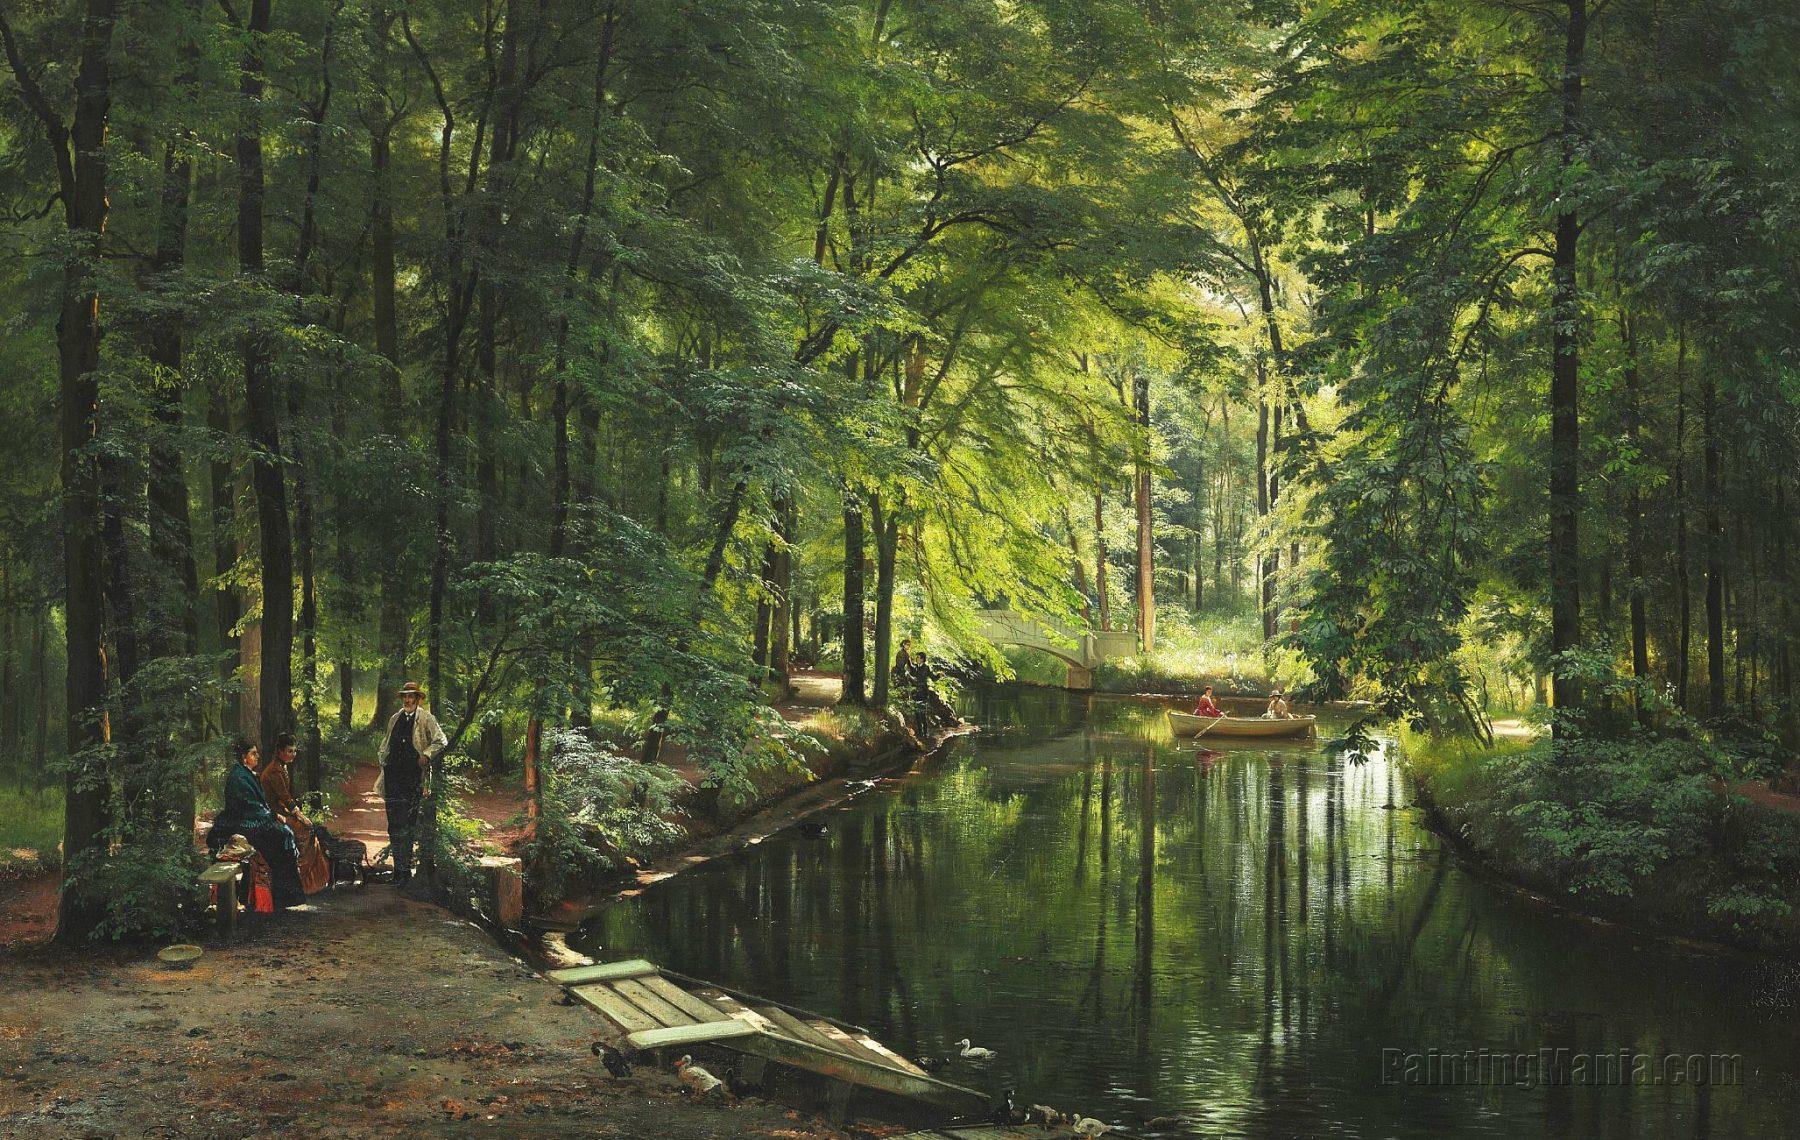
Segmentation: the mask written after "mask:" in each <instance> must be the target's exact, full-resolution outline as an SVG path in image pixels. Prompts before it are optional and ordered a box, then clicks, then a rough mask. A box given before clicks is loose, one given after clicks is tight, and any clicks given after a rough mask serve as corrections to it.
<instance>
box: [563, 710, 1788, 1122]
mask: <svg viewBox="0 0 1800 1140" xmlns="http://www.w3.org/2000/svg"><path fill="white" fill-rule="evenodd" d="M980 702H981V704H980V711H981V712H982V714H983V715H985V716H991V717H993V718H994V719H995V721H996V722H997V723H1003V724H1005V725H1006V726H1007V729H1006V731H1005V732H1003V733H998V734H993V735H992V736H989V735H988V734H983V736H978V737H976V738H973V739H972V740H969V741H965V742H963V743H961V744H959V745H958V746H957V748H956V750H955V751H954V752H953V753H952V754H951V755H950V756H948V757H947V758H946V759H944V760H943V761H942V762H941V763H940V764H939V765H938V766H937V767H936V768H934V769H932V770H931V771H929V772H928V773H927V774H925V775H923V776H921V777H918V778H915V779H914V780H912V781H910V782H907V783H904V784H895V785H889V786H884V787H882V788H880V789H878V790H876V791H872V792H870V793H868V794H866V795H864V796H862V797H860V798H859V799H857V800H855V801H853V802H852V803H850V804H848V805H846V806H845V807H843V808H842V809H839V810H837V811H835V812H833V813H832V814H831V815H830V816H829V817H827V818H828V822H829V825H830V826H829V829H828V831H827V832H826V834H825V835H824V836H823V837H818V838H808V837H803V836H801V835H799V834H788V835H783V836H777V837H775V838H772V839H770V840H768V841H766V842H764V843H762V844H760V845H758V846H756V847H754V848H751V849H749V850H747V851H745V852H743V853H742V854H741V855H739V856H737V857H735V858H732V859H727V860H720V861H717V862H715V863H713V864H708V865H706V866H703V867H701V868H699V869H696V870H695V871H692V872H689V873H687V874H684V875H680V876H677V877H675V878H674V879H671V880H669V881H667V882H665V883H662V884H659V885H657V886H656V887H654V888H652V889H650V890H648V891H645V892H643V893H642V894H641V895H639V896H637V897H634V898H631V899H628V900H623V901H621V902H620V903H619V904H617V905H615V906H613V907H610V908H608V909H607V910H605V911H604V912H602V913H600V914H599V915H597V916H596V917H595V918H594V920H593V921H592V922H591V923H590V924H589V925H588V927H586V928H585V929H584V931H583V932H582V934H581V935H579V936H578V937H577V938H576V939H575V942H576V944H577V945H578V946H589V947H595V948H597V951H598V952H599V953H601V954H602V955H603V956H605V957H614V958H616V957H622V956H626V955H632V956H636V955H642V956H644V957H649V958H652V959H654V960H656V961H659V962H663V963H665V964H667V965H669V966H671V967H672V968H675V969H679V970H683V971H687V972H691V973H696V974H701V975H704V976H709V977H715V978H717V979H719V980H721V981H724V982H727V983H728V984H732V985H736V986H738V987H741V988H744V989H749V990H755V991H760V992H763V993H767V994H769V995H770V996H774V997H780V998H784V999H787V1000H789V1001H791V1002H794V1003H795V1004H798V1005H803V1006H807V1007H810V1008H816V1009H822V1010H829V1011H831V1012H834V1013H836V1014H838V1015H839V1016H842V1017H844V1018H846V1019H848V1020H853V1021H857V1022H860V1023H861V1024H864V1025H867V1026H869V1027H870V1028H871V1029H873V1030H875V1031H876V1032H877V1033H878V1034H879V1035H880V1036H882V1037H883V1038H884V1039H885V1040H887V1041H889V1042H890V1043H892V1044H894V1045H896V1046H897V1047H899V1048H900V1049H902V1050H903V1051H906V1052H909V1053H911V1054H913V1055H919V1054H921V1053H933V1054H942V1053H945V1052H947V1051H949V1050H948V1048H947V1047H948V1045H949V1043H950V1042H953V1041H955V1040H957V1039H958V1038H961V1037H971V1038H974V1039H975V1040H977V1041H979V1042H982V1043H985V1044H988V1045H990V1046H992V1047H994V1048H997V1049H999V1051H1000V1058H999V1060H998V1061H996V1062H995V1063H994V1065H993V1066H991V1067H990V1068H988V1069H986V1070H981V1071H975V1070H969V1071H958V1070H955V1069H953V1070H952V1071H951V1072H950V1073H949V1074H948V1075H949V1076H951V1077H952V1078H953V1079H959V1080H963V1081H966V1082H969V1083H974V1084H976V1085H979V1086H983V1087H991V1088H993V1089H999V1088H1001V1087H1006V1086H1012V1087H1015V1088H1017V1089H1019V1090H1020V1092H1021V1095H1022V1096H1023V1097H1027V1098H1029V1099H1031V1100H1038V1101H1044V1102H1048V1103H1061V1104H1068V1105H1078V1106H1080V1107H1081V1108H1082V1109H1083V1110H1084V1111H1086V1112H1089V1113H1091V1114H1093V1115H1097V1116H1100V1117H1102V1118H1109V1119H1113V1120H1117V1121H1121V1122H1128V1123H1129V1122H1136V1123H1138V1124H1139V1125H1141V1124H1142V1123H1143V1122H1144V1121H1147V1120H1149V1119H1151V1118H1154V1117H1169V1116H1180V1117H1184V1118H1186V1120H1187V1121H1188V1122H1189V1124H1188V1125H1187V1126H1186V1127H1185V1129H1182V1128H1177V1129H1173V1130H1169V1131H1166V1132H1165V1134H1167V1135H1210V1134H1216V1133H1219V1132H1228V1133H1232V1134H1239V1133H1241V1134H1246V1135H1252V1136H1293V1135H1327V1134H1338V1135H1377V1136H1409V1137H1410V1136H1420V1137H1423V1136H1443V1135H1487V1136H1497V1137H1499V1136H1505V1137H1511V1136H1521V1135H1553V1136H1570V1137H1574V1136H1587V1135H1599V1134H1609V1135H1614V1134H1616V1135H1644V1136H1691V1135H1703V1134H1706V1133H1707V1132H1708V1130H1710V1131H1711V1133H1712V1134H1713V1135H1755V1134H1759V1133H1760V1134H1766V1135H1780V1134H1783V1131H1784V1130H1785V1129H1786V1127H1787V1124H1786V1120H1785V1115H1784V1113H1783V1112H1782V1105H1783V1104H1784V1103H1785V1102H1786V1099H1787V1097H1788V1092H1787V1090H1788V1089H1789V1088H1790V1087H1792V1085H1793V1082H1794V1081H1795V1079H1796V1077H1800V1029H1797V1028H1796V1025H1795V1019H1793V1018H1792V1016H1791V1013H1789V1014H1783V1013H1782V1012H1781V1004H1780V1001H1771V1000H1770V991H1771V988H1772V987H1774V986H1776V985H1778V984H1785V985H1787V986H1788V987H1789V988H1788V989H1787V990H1785V993H1786V994H1787V995H1788V996H1787V998H1786V1000H1787V1001H1788V1002H1789V1003H1790V1004H1789V1005H1788V1007H1787V1008H1788V1009H1790V1010H1791V1009H1792V1008H1793V1006H1792V1002H1793V1000H1794V991H1793V989H1792V988H1791V987H1792V983H1776V982H1772V981H1771V979H1770V978H1769V977H1768V976H1767V971H1761V972H1759V970H1758V969H1756V968H1754V967H1753V966H1750V965H1747V964H1746V963H1744V962H1743V961H1741V960H1738V959H1733V958H1726V957H1723V956H1712V955H1695V954H1691V953H1686V952H1681V951H1677V950H1674V949H1672V948H1670V947H1668V946H1666V945H1662V944H1659V943H1655V942H1646V941H1643V940H1639V939H1634V938H1632V937H1630V936H1628V935H1626V934H1623V933H1621V932H1618V931H1613V930H1609V929H1607V928H1602V927H1597V926H1594V925H1592V924H1588V923H1584V922H1580V921H1578V920H1575V919H1571V918H1568V917H1566V916H1562V915H1560V914H1557V913H1553V912H1550V911H1547V910H1545V909H1544V908H1541V907H1536V906H1533V905H1530V904H1529V903H1527V902H1525V901H1522V900H1521V899H1520V898H1519V897H1517V896H1515V895H1512V894H1510V893H1506V892H1498V891H1496V890H1494V889H1492V888H1490V887H1488V886H1486V885H1484V884H1482V883H1481V882H1479V881H1477V880H1475V879H1473V878H1471V877H1470V876H1468V875H1467V874H1465V873H1464V872H1463V871H1462V870H1461V869H1460V867H1459V866H1458V865H1457V864H1456V862H1455V861H1454V860H1453V859H1452V858H1450V857H1449V856H1448V855H1447V853H1445V852H1444V850H1443V849H1442V848H1441V846H1440V845H1439V844H1438V842H1437V841H1436V839H1435V838H1434V837H1433V836H1431V835H1430V834H1429V833H1428V832H1426V831H1425V830H1424V829H1423V827H1422V826H1421V823H1420V819H1419V815H1418V813H1417V812H1416V811H1413V810H1411V809H1410V808H1409V807H1408V805H1407V803H1406V798H1407V789H1406V784H1405V781H1404V779H1403V777H1402V776H1401V775H1400V773H1399V772H1398V771H1397V769H1396V767H1395V765H1394V763H1393V762H1392V761H1391V759H1390V758H1389V757H1387V756H1383V755H1378V756H1375V757H1372V758H1369V759H1368V760H1367V761H1366V762H1364V763H1360V764H1359V763H1354V762H1350V761H1345V760H1340V759H1337V758H1333V757H1329V756H1326V755H1325V754H1323V753H1322V752H1320V751H1319V750H1318V749H1317V748H1316V747H1315V746H1313V745H1312V744H1310V743H1301V744H1286V745H1283V744H1274V743H1266V742H1265V743H1258V744H1256V745H1254V746H1246V745H1235V744H1231V743H1225V742H1218V743H1215V744H1214V746H1213V750H1211V751H1208V752H1197V751H1196V750H1195V749H1194V748H1193V746H1192V744H1191V743H1190V744H1188V745H1186V746H1185V747H1184V746H1180V745H1178V744H1177V743H1176V742H1175V741H1174V740H1173V739H1171V738H1170V737H1169V736H1168V734H1167V730H1166V727H1165V725H1164V723H1163V718H1162V717H1161V714H1160V711H1159V710H1157V709H1155V708H1153V707H1150V706H1145V705H1140V704H1135V703H1128V702H1114V701H1107V700H1095V701H1093V702H1092V706H1091V709H1090V708H1088V707H1087V706H1086V705H1085V704H1084V703H1083V702H1080V701H1076V700H1068V701H1065V700H1063V699H1062V697H1061V695H1060V694H1054V693H1047V694H1041V695H1039V694H1025V695H1020V694H992V693H990V694H985V695H983V696H982V697H981V698H980ZM1389 804H1392V805H1396V807H1395V808H1388V807H1386V806H1385V805H1389ZM1126 927H1129V929H1130V934H1131V943H1130V954H1129V956H1128V957H1127V956H1126V955H1123V954H1121V953H1119V952H1118V950H1119V947H1117V946H1115V945H1114V943H1116V942H1118V939H1117V938H1116V937H1114V936H1113V931H1114V930H1115V929H1120V930H1122V929H1124V928H1126ZM1540 1046H1544V1047H1551V1048H1556V1047H1562V1048H1568V1049H1572V1050H1586V1051H1590V1052H1596V1053H1598V1052H1606V1051H1615V1050H1617V1049H1620V1048H1628V1049H1637V1050H1642V1051H1645V1052H1654V1051H1672V1052H1681V1053H1689V1052H1707V1053H1711V1052H1719V1053H1740V1054H1742V1055H1743V1056H1744V1058H1745V1065H1744V1072H1745V1074H1746V1078H1745V1079H1746V1081H1747V1082H1748V1084H1747V1086H1746V1087H1741V1088H1728V1087H1722V1088H1717V1089H1700V1088H1696V1087H1693V1086H1680V1087H1636V1088H1605V1089H1594V1088H1562V1089H1555V1090H1547V1089H1542V1088H1510V1087H1504V1088H1501V1087H1486V1088H1477V1087H1460V1088H1456V1087H1392V1086H1384V1085H1383V1084H1382V1083H1381V1081H1380V1076H1381V1069H1380V1066H1381V1050H1382V1049H1383V1048H1386V1047H1400V1048H1411V1049H1417V1050H1421V1051H1422V1050H1426V1049H1433V1048H1435V1049H1438V1050H1440V1051H1461V1050H1463V1049H1480V1048H1488V1049H1515V1050H1526V1051H1532V1050H1536V1049H1537V1048H1539V1047H1540Z"/></svg>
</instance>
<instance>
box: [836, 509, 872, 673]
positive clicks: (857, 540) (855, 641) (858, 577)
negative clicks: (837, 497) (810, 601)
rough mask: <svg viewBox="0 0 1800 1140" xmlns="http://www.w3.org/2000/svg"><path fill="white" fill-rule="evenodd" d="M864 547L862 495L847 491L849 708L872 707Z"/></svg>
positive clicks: (845, 629)
mask: <svg viewBox="0 0 1800 1140" xmlns="http://www.w3.org/2000/svg"><path fill="white" fill-rule="evenodd" d="M866 557H867V554H866V553H865V551H864V546H863V505H862V492H861V491H859V490H857V489H856V488H854V487H849V486H846V487H845V488H844V691H843V694H842V696H840V697H839V698H838V699H839V700H840V701H841V702H842V703H844V704H849V705H862V704H867V703H868V694H867V692H866V690H865V687H864V678H865V676H866V664H865V660H864V657H863V562H864V559H865V558H866Z"/></svg>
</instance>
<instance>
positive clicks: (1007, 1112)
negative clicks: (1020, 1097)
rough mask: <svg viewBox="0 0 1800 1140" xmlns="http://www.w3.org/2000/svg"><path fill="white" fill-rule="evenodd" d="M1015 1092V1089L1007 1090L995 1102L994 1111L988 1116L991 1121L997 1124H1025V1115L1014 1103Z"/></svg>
mask: <svg viewBox="0 0 1800 1140" xmlns="http://www.w3.org/2000/svg"><path fill="white" fill-rule="evenodd" d="M1015 1092H1016V1090H1014V1089H1007V1090H1005V1091H1004V1092H1002V1093H1001V1094H1000V1099H999V1100H997V1101H995V1102H994V1111H993V1112H991V1113H989V1114H988V1119H989V1120H990V1121H992V1122H993V1123H995V1124H1023V1123H1024V1122H1025V1114H1024V1113H1022V1112H1020V1111H1019V1109H1018V1106H1017V1105H1016V1104H1015V1103H1014V1102H1013V1096H1014V1094H1015Z"/></svg>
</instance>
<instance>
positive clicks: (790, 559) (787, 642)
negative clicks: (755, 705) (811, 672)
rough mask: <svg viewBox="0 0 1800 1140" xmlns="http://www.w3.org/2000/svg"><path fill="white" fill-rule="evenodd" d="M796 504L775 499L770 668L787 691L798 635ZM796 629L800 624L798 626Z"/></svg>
mask: <svg viewBox="0 0 1800 1140" xmlns="http://www.w3.org/2000/svg"><path fill="white" fill-rule="evenodd" d="M794 513H795V505H794V499H793V497H792V496H791V495H784V496H783V497H782V498H780V499H777V500H776V502H775V528H776V529H775V539H776V542H777V544H778V549H777V551H776V554H775V613H774V616H773V619H772V625H771V627H770V631H769V671H770V672H771V673H773V674H774V675H775V681H776V683H777V684H779V685H780V686H781V687H782V689H783V691H786V689H787V684H788V674H789V673H790V672H791V671H792V665H791V663H790V661H789V655H790V653H791V652H792V650H793V646H794V642H795V641H797V640H798V637H797V636H795V635H794V634H793V633H792V630H791V629H790V627H794V626H795V618H796V611H795V609H794V531H795V518H794ZM796 628H797V627H796Z"/></svg>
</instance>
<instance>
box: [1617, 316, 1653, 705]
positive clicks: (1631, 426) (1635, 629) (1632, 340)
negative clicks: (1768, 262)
mask: <svg viewBox="0 0 1800 1140" xmlns="http://www.w3.org/2000/svg"><path fill="white" fill-rule="evenodd" d="M1619 323H1620V325H1621V326H1622V328H1621V331H1622V333H1623V339H1624V341H1625V396H1626V409H1625V412H1626V426H1627V431H1628V432H1629V433H1630V439H1631V443H1632V449H1633V451H1634V452H1637V453H1638V454H1639V455H1640V456H1641V455H1642V449H1641V448H1640V447H1638V446H1637V444H1638V436H1639V433H1640V432H1641V430H1642V424H1641V423H1640V420H1641V417H1642V409H1641V408H1640V407H1639V399H1640V395H1639V391H1638V387H1639V379H1640V378H1639V376H1638V358H1637V322H1636V320H1635V319H1634V318H1633V317H1632V315H1631V313H1630V312H1629V311H1625V310H1623V309H1622V310H1621V311H1620V313H1619ZM1640 461H1641V460H1640ZM1643 498H1644V497H1643V492H1642V490H1641V489H1640V488H1639V484H1638V477H1637V475H1636V473H1633V474H1632V477H1631V491H1630V494H1629V495H1628V497H1627V502H1626V506H1625V572H1626V574H1627V575H1629V576H1630V578H1631V582H1630V599H1631V600H1630V610H1631V676H1632V678H1633V679H1635V680H1636V681H1637V682H1638V684H1639V685H1643V684H1644V683H1646V682H1647V681H1648V680H1649V677H1650V615H1649V609H1648V607H1647V606H1646V604H1645V600H1644V501H1643ZM1637 707H1638V716H1639V719H1643V718H1644V717H1645V716H1646V713H1647V710H1645V708H1644V703H1643V698H1642V694H1641V693H1640V694H1639V696H1638V698H1637Z"/></svg>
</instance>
